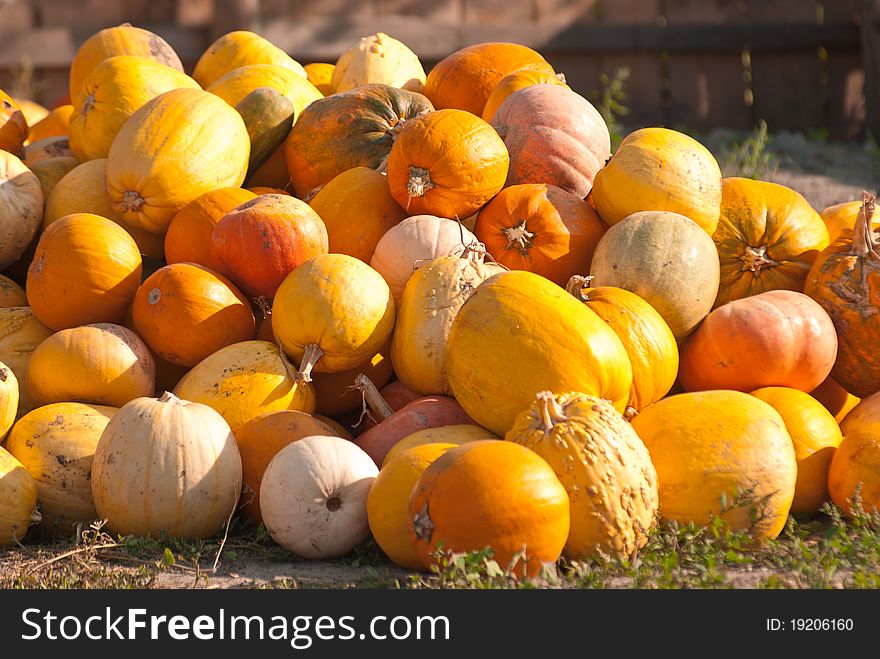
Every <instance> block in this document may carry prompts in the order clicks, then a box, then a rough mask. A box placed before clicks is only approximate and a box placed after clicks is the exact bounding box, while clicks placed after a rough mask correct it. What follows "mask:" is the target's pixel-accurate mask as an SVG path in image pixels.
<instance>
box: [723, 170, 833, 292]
mask: <svg viewBox="0 0 880 659" xmlns="http://www.w3.org/2000/svg"><path fill="white" fill-rule="evenodd" d="M712 239H713V240H714V241H715V245H716V247H717V248H718V255H719V260H720V262H721V284H720V286H719V288H718V298H717V299H716V300H715V306H716V307H718V306H721V305H722V304H725V303H727V302H730V301H731V300H738V299H740V298H743V297H747V296H749V295H755V294H757V293H763V292H764V291H770V290H776V289H785V290H790V291H802V290H803V288H804V281H805V280H806V278H807V273H809V271H810V267H811V266H812V265H813V261H815V260H816V256H817V255H818V254H819V252H820V251H822V250H823V249H825V248H826V247H827V246H828V230H827V229H826V228H825V223H824V222H822V218H820V217H819V214H818V213H817V212H816V211H814V210H813V207H812V206H810V204H809V203H808V202H807V200H806V199H804V198H803V197H802V196H801V195H800V194H798V193H797V192H795V191H794V190H791V189H789V188H786V187H785V186H782V185H777V184H776V183H767V182H766V181H753V180H751V179H746V178H727V179H724V180H723V181H722V182H721V219H720V221H719V222H718V228H717V229H716V230H715V233H714V234H713V235H712Z"/></svg>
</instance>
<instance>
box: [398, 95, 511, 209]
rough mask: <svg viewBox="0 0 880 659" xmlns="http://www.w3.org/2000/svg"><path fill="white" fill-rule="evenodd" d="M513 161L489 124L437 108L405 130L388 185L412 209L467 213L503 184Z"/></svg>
mask: <svg viewBox="0 0 880 659" xmlns="http://www.w3.org/2000/svg"><path fill="white" fill-rule="evenodd" d="M509 164H510V156H509V155H508V153H507V147H505V146H504V142H503V141H502V140H501V138H500V137H498V133H496V132H495V130H494V129H493V128H492V127H491V126H490V125H489V124H487V123H486V122H485V121H483V120H482V119H480V118H479V117H475V116H473V115H470V114H468V113H467V112H465V111H463V110H437V111H436V112H431V113H429V114H426V115H425V116H423V117H418V118H417V119H415V120H414V121H410V122H407V123H406V125H405V126H404V127H403V130H402V131H400V135H398V136H397V140H396V141H395V142H394V146H393V147H391V155H389V156H388V185H389V187H390V188H391V195H392V196H393V197H394V198H395V199H396V200H397V203H398V204H400V205H401V206H402V207H403V208H404V209H405V210H406V212H407V213H410V214H412V215H417V214H429V215H439V216H440V217H449V218H464V217H469V216H470V215H473V214H474V213H475V212H476V211H478V210H479V209H480V208H481V207H482V206H483V205H484V204H485V203H486V202H487V201H489V200H490V199H491V198H492V197H494V196H495V195H496V194H498V192H499V191H500V190H501V188H503V187H504V181H505V179H506V178H507V170H508V166H509Z"/></svg>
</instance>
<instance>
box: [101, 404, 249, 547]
mask: <svg viewBox="0 0 880 659" xmlns="http://www.w3.org/2000/svg"><path fill="white" fill-rule="evenodd" d="M240 493H241V458H240V456H239V453H238V446H237V445H236V443H235V437H234V436H233V435H232V432H231V431H230V430H229V426H228V425H227V423H226V422H225V421H224V420H223V417H221V416H220V415H219V414H217V412H215V411H214V410H212V409H211V408H210V407H208V406H207V405H201V404H199V403H190V402H187V401H182V400H180V399H179V398H177V397H176V396H174V395H173V394H170V393H168V392H166V393H164V394H162V396H161V397H160V398H158V399H156V398H136V399H135V400H133V401H131V402H130V403H127V404H126V405H125V406H123V407H122V408H121V409H120V410H119V411H118V412H116V414H115V415H113V418H112V419H110V423H108V424H107V427H106V428H105V429H104V432H103V434H102V435H101V439H100V441H99V442H98V446H97V448H96V450H95V457H94V460H93V463H92V497H93V499H94V502H95V509H96V510H97V512H98V517H99V518H101V519H106V520H107V524H108V526H109V527H110V528H111V529H113V530H114V531H116V532H117V533H121V534H122V535H139V536H147V537H152V538H157V537H159V536H160V534H163V533H164V534H165V535H166V536H168V537H172V538H189V539H198V538H209V537H211V536H212V535H214V534H215V533H217V532H218V531H220V529H221V528H223V525H224V524H226V522H227V520H228V519H229V518H230V517H231V516H232V513H233V511H234V510H235V505H236V503H237V502H238V497H239V494H240Z"/></svg>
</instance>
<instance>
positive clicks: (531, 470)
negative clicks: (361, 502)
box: [409, 440, 570, 577]
mask: <svg viewBox="0 0 880 659" xmlns="http://www.w3.org/2000/svg"><path fill="white" fill-rule="evenodd" d="M569 526H570V504H569V499H568V494H567V493H566V491H565V488H564V487H563V486H562V484H561V483H560V482H559V479H558V478H557V477H556V474H554V473H553V469H552V468H551V467H550V465H548V464H547V462H545V461H544V459H543V458H541V457H540V456H539V455H538V454H537V453H534V452H533V451H530V450H529V449H527V448H524V447H522V446H520V445H518V444H515V443H513V442H499V441H494V440H488V441H477V442H469V443H467V444H462V445H461V446H457V447H455V448H452V449H449V450H447V451H446V452H445V453H443V455H441V456H440V457H439V458H437V459H436V460H435V461H434V462H433V463H432V464H431V465H430V466H429V467H428V468H427V469H426V470H425V471H424V473H423V474H422V476H421V478H419V480H418V483H417V484H416V486H415V489H414V490H413V493H412V495H411V498H410V502H409V531H410V540H411V541H412V546H413V549H414V550H415V552H416V555H417V556H418V557H419V558H420V559H421V561H422V564H423V565H424V566H425V567H430V566H431V565H432V564H434V562H435V560H436V559H435V558H434V557H433V554H434V553H435V552H436V551H437V549H438V548H439V547H440V546H441V544H442V548H443V549H444V550H446V551H451V552H468V551H474V550H480V549H483V548H485V547H492V549H493V550H494V559H495V561H496V562H497V563H498V565H499V566H500V567H501V568H502V569H508V568H509V569H511V570H512V571H513V573H514V574H516V575H517V576H520V577H522V576H525V575H529V576H534V575H536V574H538V573H540V571H541V569H542V568H543V566H544V565H545V564H547V563H555V562H556V561H557V560H558V559H559V556H560V554H561V553H562V548H563V547H564V546H565V542H566V539H567V538H568V533H569ZM523 553H524V554H525V556H524V557H523V556H522V554H523ZM514 561H516V563H515V564H514Z"/></svg>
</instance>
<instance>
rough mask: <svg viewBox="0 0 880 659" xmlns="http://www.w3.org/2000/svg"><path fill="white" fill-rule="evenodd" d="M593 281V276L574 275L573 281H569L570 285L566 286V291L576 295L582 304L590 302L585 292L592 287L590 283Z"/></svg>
mask: <svg viewBox="0 0 880 659" xmlns="http://www.w3.org/2000/svg"><path fill="white" fill-rule="evenodd" d="M592 279H593V275H586V276H584V275H572V276H571V279H569V280H568V283H567V284H566V285H565V290H566V291H568V292H569V293H571V294H572V295H574V296H575V297H576V298H577V299H578V300H580V301H581V302H589V301H590V298H589V296H588V295H587V294H586V293H585V292H584V290H585V289H587V288H589V287H590V281H591V280H592Z"/></svg>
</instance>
